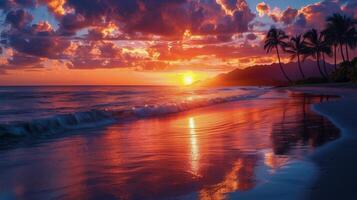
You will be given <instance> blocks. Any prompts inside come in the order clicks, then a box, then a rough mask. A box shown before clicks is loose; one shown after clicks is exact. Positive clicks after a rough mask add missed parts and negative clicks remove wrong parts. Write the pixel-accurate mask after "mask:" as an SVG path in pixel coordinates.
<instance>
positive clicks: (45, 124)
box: [0, 90, 266, 137]
mask: <svg viewBox="0 0 357 200" xmlns="http://www.w3.org/2000/svg"><path fill="white" fill-rule="evenodd" d="M265 92H266V90H254V91H251V92H250V93H248V94H244V95H238V96H228V97H215V98H210V99H198V100H191V101H183V102H179V103H166V104H153V105H143V106H135V107H129V108H124V109H120V110H108V109H103V110H99V109H92V110H88V111H81V112H75V113H69V114H60V115H55V116H51V117H48V118H42V119H35V120H31V121H25V122H14V123H9V124H0V137H22V136H36V135H39V134H52V133H57V132H61V131H66V130H73V129H81V128H89V127H97V126H102V125H106V124H111V123H114V122H117V121H124V120H130V119H140V118H147V117H154V116H162V115H167V114H173V113H179V112H183V111H188V110H191V109H195V108H200V107H206V106H211V105H216V104H221V103H226V102H233V101H240V100H248V99H252V98H257V97H259V96H261V95H263V94H264V93H265Z"/></svg>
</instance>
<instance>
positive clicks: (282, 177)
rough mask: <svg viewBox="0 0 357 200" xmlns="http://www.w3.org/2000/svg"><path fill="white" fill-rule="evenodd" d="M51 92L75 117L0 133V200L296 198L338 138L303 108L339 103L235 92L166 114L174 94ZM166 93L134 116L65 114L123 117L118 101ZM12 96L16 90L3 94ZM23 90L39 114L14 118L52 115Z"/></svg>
mask: <svg viewBox="0 0 357 200" xmlns="http://www.w3.org/2000/svg"><path fill="white" fill-rule="evenodd" d="M50 89H51V90H54V91H55V93H54V94H53V95H54V96H56V97H57V100H58V103H56V104H51V105H57V106H59V108H61V110H63V109H62V107H63V106H64V105H66V106H68V107H67V109H71V110H75V109H76V110H75V111H76V112H74V113H73V114H71V115H69V114H61V115H58V116H52V115H49V117H46V118H43V119H41V120H32V121H28V122H26V123H20V124H16V122H13V123H12V124H11V123H10V124H7V125H6V126H3V128H5V130H7V133H6V134H5V136H6V137H5V138H6V139H4V138H3V139H2V140H1V143H0V147H1V148H0V156H1V158H2V159H1V161H0V176H1V177H2V178H1V180H0V188H1V190H0V197H1V199H24V198H30V199H53V198H60V199H61V198H66V199H83V198H85V199H103V198H105V199H118V198H120V199H202V200H205V199H217V200H219V199H230V198H235V197H236V196H239V198H243V199H254V198H255V197H257V196H260V197H267V196H266V195H267V193H266V192H269V194H271V195H270V197H271V199H276V197H280V198H281V199H287V198H288V199H299V198H304V197H305V194H306V192H307V191H309V188H310V187H312V183H313V182H314V181H315V180H317V179H318V171H319V170H318V166H317V165H316V164H315V163H314V162H312V161H311V159H310V158H309V155H311V154H312V153H314V152H315V151H316V150H318V149H319V148H320V147H323V146H324V145H327V144H329V143H331V142H333V141H334V140H336V139H338V138H339V137H340V133H339V130H338V129H337V128H336V127H334V126H333V124H332V123H331V122H329V120H327V118H324V117H322V116H320V115H318V114H316V113H314V112H313V111H312V110H311V108H310V107H311V105H313V104H317V103H320V102H325V101H335V100H337V99H336V97H330V96H323V95H308V94H303V93H301V92H290V91H287V90H285V91H279V90H274V89H270V88H255V87H252V88H239V87H237V88H234V87H233V88H221V89H214V90H201V89H200V90H197V91H194V92H193V91H186V90H185V91H182V92H181V94H180V98H181V99H191V98H192V99H196V98H197V97H206V100H203V99H202V98H199V100H198V101H195V100H193V101H192V102H191V103H190V104H187V103H185V104H177V103H176V104H169V105H167V103H163V102H167V99H177V98H176V96H177V90H173V89H174V88H173V89H172V88H146V89H143V88H140V89H137V90H135V88H127V87H111V88H108V89H107V88H102V87H95V88H87V92H82V91H81V90H82V88H79V89H76V88H64V89H63V88H55V89H53V88H50ZM129 89H130V90H129ZM164 89H165V90H168V91H173V93H172V95H171V96H163V97H165V98H164V100H163V101H161V102H160V101H158V100H156V99H153V100H152V101H154V100H155V101H154V102H156V106H150V105H147V106H144V107H143V108H141V109H139V108H135V109H134V111H135V112H134V111H132V112H124V111H123V110H119V111H115V112H114V111H113V110H109V109H104V110H103V111H102V110H97V111H93V110H90V111H83V109H82V107H80V108H81V109H78V108H77V107H73V106H72V107H69V105H77V104H75V103H76V102H77V101H78V100H79V99H83V101H84V102H88V100H89V99H92V100H91V102H92V103H96V104H98V103H101V104H98V105H101V106H102V105H105V106H106V105H114V108H117V107H118V106H119V108H123V106H125V105H127V106H128V103H126V102H124V103H122V104H119V105H118V103H117V101H118V100H116V99H115V98H114V97H115V96H118V94H120V95H125V96H128V95H130V94H132V93H133V94H134V95H136V94H137V93H138V92H141V98H142V97H143V96H145V95H149V96H147V98H146V99H150V97H151V96H152V93H154V92H161V91H162V90H164ZM9 90H14V89H11V88H10V89H8V88H7V89H5V92H6V93H7V94H8V93H9ZM15 90H19V89H17V88H15ZM24 90H25V89H24V88H20V92H19V95H22V96H23V97H24V98H25V99H24V100H23V101H29V102H31V104H30V103H28V104H25V105H24V108H27V107H26V106H28V105H31V106H32V107H31V108H33V110H39V112H40V113H38V114H37V113H36V112H34V113H29V114H28V115H23V114H21V115H20V117H22V118H23V119H24V120H26V119H30V118H33V117H34V116H37V115H43V113H44V111H46V112H57V111H58V109H56V107H53V106H52V107H51V108H52V109H51V110H45V109H37V108H36V107H35V106H37V105H39V106H41V107H45V106H46V104H45V105H43V103H41V104H36V102H38V101H40V102H45V101H46V100H47V99H41V98H42V96H43V95H42V92H47V89H46V88H31V92H26V91H27V89H26V91H25V92H24ZM34 90H38V92H37V93H34V92H33V91H34ZM147 91H151V92H147ZM212 91H214V92H215V95H216V96H212ZM24 93H25V94H26V95H23V94H24ZM11 94H12V95H14V92H12V93H11ZM30 94H31V96H30ZM60 94H61V95H60ZM222 95H225V96H226V97H224V98H223V97H222ZM231 95H233V96H231ZM103 96H107V98H105V99H103ZM29 97H31V98H29ZM37 97H39V98H40V99H38V98H37ZM72 97H76V98H72ZM97 97H98V98H97ZM9 98H13V96H11V97H9ZM46 98H51V96H46ZM207 98H208V99H207ZM73 99H74V100H73ZM102 99H103V100H105V101H106V102H102V101H103V100H102ZM10 100H11V99H10ZM64 100H67V101H64ZM94 100H96V101H94ZM135 100H136V99H133V102H137V101H135ZM51 102H52V103H53V102H55V101H54V100H53V98H51ZM11 103H12V101H9V103H8V104H9V106H8V107H10V106H11ZM129 106H130V104H129ZM175 106H176V107H175ZM91 107H93V106H91ZM96 107H98V106H96ZM102 107H103V106H102ZM102 107H99V108H102ZM24 108H22V107H20V108H18V109H24ZM45 108H47V107H45ZM180 109H181V110H180ZM77 110H78V111H77ZM99 111H101V112H99ZM17 113H22V112H17ZM111 113H114V114H115V115H109V114H111ZM123 113H124V114H123ZM123 116H124V117H129V118H130V119H129V120H128V119H125V118H123ZM111 117H114V118H111ZM12 118H13V119H16V118H19V117H18V116H17V115H16V114H13V115H12ZM2 119H3V120H4V119H6V118H2ZM103 120H104V122H106V123H104V122H103ZM89 125H92V126H89ZM19 133H21V134H23V135H19ZM11 134H15V135H14V136H12V137H11ZM301 173H304V174H305V175H306V174H308V176H307V177H305V176H301ZM281 187H284V188H285V189H284V190H281ZM244 197H245V198H244Z"/></svg>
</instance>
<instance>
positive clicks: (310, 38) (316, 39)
mask: <svg viewBox="0 0 357 200" xmlns="http://www.w3.org/2000/svg"><path fill="white" fill-rule="evenodd" d="M304 38H305V40H304V45H305V46H306V51H305V55H304V56H305V57H308V56H312V57H313V58H314V59H316V63H317V67H318V69H319V72H320V74H321V76H322V77H323V78H324V79H327V76H328V74H326V75H327V76H326V75H325V74H324V73H323V71H322V69H321V65H320V60H321V59H323V62H325V61H324V56H325V54H327V55H330V54H331V48H330V46H329V45H328V43H327V42H326V41H324V39H323V38H324V37H323V34H319V33H318V32H317V30H316V29H311V30H310V31H308V32H306V33H305V34H304ZM324 66H325V65H324ZM325 71H326V73H327V70H325Z"/></svg>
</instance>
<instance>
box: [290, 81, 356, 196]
mask: <svg viewBox="0 0 357 200" xmlns="http://www.w3.org/2000/svg"><path fill="white" fill-rule="evenodd" d="M291 90H294V91H302V92H311V93H319V94H329V95H339V96H341V97H342V98H341V99H340V100H337V101H333V102H325V103H322V104H318V105H314V106H313V109H314V110H315V111H316V112H318V113H320V114H322V115H324V116H326V117H327V118H329V119H330V120H331V121H332V122H333V123H334V124H335V125H336V126H337V127H338V128H340V129H341V134H342V137H341V138H339V139H338V140H336V141H334V142H331V143H329V144H327V145H325V146H323V147H322V148H320V149H318V150H317V151H316V152H315V153H314V154H313V155H311V159H312V160H313V161H315V162H316V163H317V164H318V166H319V168H320V170H319V171H320V174H319V178H318V180H317V181H316V183H315V184H314V186H313V187H312V188H311V192H310V194H309V195H308V196H309V199H314V200H316V199H324V200H326V199H357V184H356V181H357V89H356V88H355V87H354V86H352V87H349V86H348V85H346V86H343V87H341V86H334V85H328V86H319V87H296V88H291Z"/></svg>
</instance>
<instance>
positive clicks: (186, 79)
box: [182, 73, 194, 85]
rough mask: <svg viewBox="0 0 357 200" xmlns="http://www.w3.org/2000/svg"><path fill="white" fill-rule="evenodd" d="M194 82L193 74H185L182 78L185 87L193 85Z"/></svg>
mask: <svg viewBox="0 0 357 200" xmlns="http://www.w3.org/2000/svg"><path fill="white" fill-rule="evenodd" d="M193 81H194V78H193V74H192V73H185V74H183V76H182V82H183V84H184V85H191V84H192V83H193Z"/></svg>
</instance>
